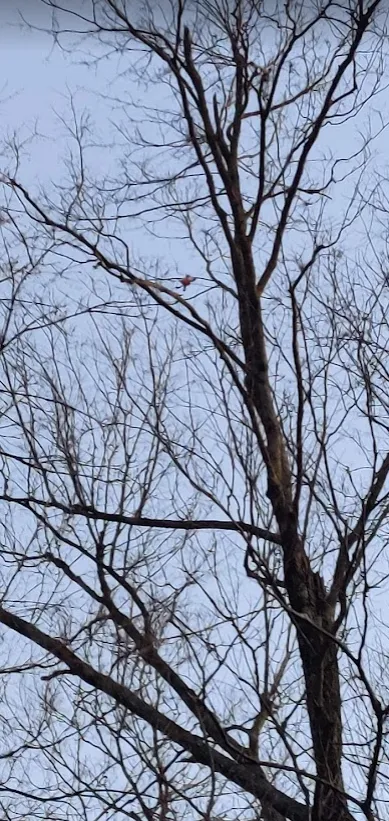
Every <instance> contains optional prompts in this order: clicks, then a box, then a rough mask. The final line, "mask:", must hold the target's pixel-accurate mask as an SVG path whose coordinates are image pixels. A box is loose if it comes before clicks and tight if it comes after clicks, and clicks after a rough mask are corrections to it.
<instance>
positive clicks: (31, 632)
mask: <svg viewBox="0 0 389 821" xmlns="http://www.w3.org/2000/svg"><path fill="white" fill-rule="evenodd" d="M0 622H1V623H2V624H4V625H5V626H6V627H9V628H10V629H11V630H14V631H15V632H17V633H19V634H20V635H22V636H25V638H28V639H30V640H31V641H32V642H34V644H37V645H38V646H39V647H42V648H43V649H44V650H47V651H48V652H49V653H52V655H54V656H55V657H56V658H58V659H59V660H60V661H62V662H64V663H65V664H66V665H67V667H68V668H69V672H70V673H72V674H73V675H77V676H78V677H79V678H80V679H82V681H84V682H85V683H86V684H89V685H90V686H91V687H94V688H96V689H97V690H100V691H101V692H103V693H105V694H106V695H108V696H109V697H110V698H112V699H114V701H116V702H117V703H118V704H121V705H122V706H123V707H125V708H126V709H127V710H129V711H130V712H131V713H133V714H134V715H136V716H138V717H139V718H141V719H143V720H144V721H146V722H147V723H148V724H149V725H150V726H151V727H153V728H154V729H156V730H158V731H159V732H161V733H163V734H164V735H165V736H166V737H167V738H169V739H170V740H171V741H172V742H173V743H174V744H178V746H180V747H181V748H182V749H183V750H186V751H188V752H189V753H190V755H191V756H192V757H193V760H194V761H195V762H197V763H198V764H203V765H205V766H208V767H210V768H211V769H212V770H214V771H216V772H218V773H220V775H223V776H224V777H225V778H227V779H229V780H230V781H232V782H234V783H235V784H238V785H239V786H240V787H242V788H243V789H244V790H246V791H247V792H249V793H251V795H254V796H255V797H256V798H258V799H259V800H260V801H263V800H265V801H266V802H268V803H270V804H271V806H273V807H274V809H275V810H277V812H279V813H280V814H281V815H284V816H285V817H286V818H288V819H290V821H308V817H309V816H308V810H307V808H306V807H305V806H304V805H303V804H300V803H299V802H298V801H295V800H294V799H293V798H289V796H287V795H285V794H284V793H282V792H281V791H280V790H278V789H276V788H275V787H273V786H272V785H271V784H269V783H268V782H267V781H266V779H265V777H264V775H263V772H262V770H261V767H260V766H259V765H258V764H256V763H255V762H253V763H252V764H250V765H248V764H241V763H239V762H237V761H233V760H232V759H230V758H227V756H225V755H223V754H222V753H219V752H218V751H216V750H213V749H212V748H211V747H210V746H209V744H207V742H206V741H205V740H203V739H202V738H200V737H199V736H196V735H194V734H193V733H190V732H188V730H184V729H183V728H182V727H180V725H179V724H177V723H176V722H175V721H172V720H171V719H169V718H167V717H166V716H164V715H162V713H160V712H159V711H158V710H156V709H155V707H153V706H151V705H150V704H147V703H146V702H145V701H143V700H142V699H140V698H139V697H138V696H137V695H135V694H134V693H133V692H132V691H131V690H130V689H129V688H128V687H125V686H124V685H123V684H119V683H118V682H117V681H115V680H114V679H112V678H111V677H110V676H107V675H105V674H104V673H100V672H99V671H98V670H95V669H94V668H93V667H92V666H91V665H90V664H87V662H85V661H83V660H82V659H81V658H79V657H78V656H77V655H76V654H75V653H73V651H72V650H70V649H69V648H68V647H66V646H65V645H64V644H63V643H62V642H61V641H59V640H58V639H54V638H52V637H51V636H48V635H47V634H46V633H43V632H42V631H41V630H39V628H38V627H36V626H35V625H33V624H31V623H30V622H28V621H25V620H24V619H22V618H20V617H19V616H16V615H14V614H13V613H10V612H9V611H8V610H5V609H4V608H3V607H0Z"/></svg>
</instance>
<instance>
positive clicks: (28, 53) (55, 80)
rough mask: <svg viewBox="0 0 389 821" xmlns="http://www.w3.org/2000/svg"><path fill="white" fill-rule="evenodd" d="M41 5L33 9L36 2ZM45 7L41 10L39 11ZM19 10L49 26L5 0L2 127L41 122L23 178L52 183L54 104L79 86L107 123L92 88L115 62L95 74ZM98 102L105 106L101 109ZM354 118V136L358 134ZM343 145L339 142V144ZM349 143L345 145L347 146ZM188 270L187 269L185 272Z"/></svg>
mask: <svg viewBox="0 0 389 821" xmlns="http://www.w3.org/2000/svg"><path fill="white" fill-rule="evenodd" d="M34 5H35V7H36V9H33V7H34ZM38 9H39V11H38ZM18 10H20V11H22V12H25V14H26V16H28V18H29V20H30V21H31V22H34V23H36V25H43V26H44V25H45V22H46V20H45V16H44V7H43V6H42V4H41V3H39V2H38V0H24V2H22V0H15V2H14V3H11V2H10V0H8V2H5V0H3V2H0V77H1V80H0V116H1V118H2V129H3V131H5V132H7V131H8V133H9V134H11V133H12V131H13V130H15V131H16V132H17V133H18V136H20V134H24V135H25V136H28V134H32V133H33V130H34V127H35V124H36V121H38V130H39V133H40V134H41V135H42V138H41V139H39V140H37V141H36V143H34V145H33V146H32V147H31V152H30V156H29V158H27V159H26V162H27V168H28V173H27V177H26V172H24V174H23V179H28V180H31V182H34V181H35V182H36V181H40V180H41V181H42V182H43V183H50V181H53V180H55V179H56V174H57V171H58V159H59V154H60V153H61V144H60V142H58V141H57V140H56V138H55V137H56V135H58V134H59V133H60V126H59V124H58V120H57V118H56V115H55V112H54V109H55V110H56V111H57V112H59V113H61V112H64V111H66V110H67V109H68V96H69V94H68V92H69V89H72V90H73V91H74V90H75V89H77V90H78V91H77V100H78V101H79V104H80V108H82V105H83V103H84V102H87V103H88V105H89V106H92V107H93V106H95V111H94V116H95V117H96V118H98V119H99V122H100V123H102V122H103V120H104V105H103V104H102V102H101V100H100V101H99V103H97V99H96V98H94V97H93V95H92V94H91V92H93V91H94V92H101V91H103V90H104V88H103V86H104V83H107V84H109V81H110V77H111V75H112V71H114V70H115V69H114V65H113V63H111V64H105V68H104V69H102V70H100V71H99V73H98V74H94V73H93V72H92V71H90V70H89V69H88V68H86V67H83V66H82V65H80V64H79V63H78V64H76V63H75V61H74V60H73V59H72V58H71V57H69V56H66V55H65V54H64V53H63V52H61V51H60V50H59V49H57V48H55V49H53V48H52V41H51V39H50V38H49V37H48V36H46V35H44V34H43V33H39V32H36V31H31V30H30V31H28V30H25V29H24V30H23V29H21V28H20V24H19V22H18V14H17V12H18ZM97 106H99V109H98V110H97ZM353 128H354V125H353V123H351V125H350V132H349V136H350V135H352V136H351V139H354V137H355V135H354V132H353ZM338 133H339V132H338ZM346 135H347V130H344V131H343V140H344V148H345V150H346V149H347V150H348V151H349V150H350V141H349V139H347V137H346ZM383 139H386V136H385V137H384V138H383ZM337 148H338V150H339V145H338V146H337ZM341 148H343V146H341ZM185 273H186V271H185Z"/></svg>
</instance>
